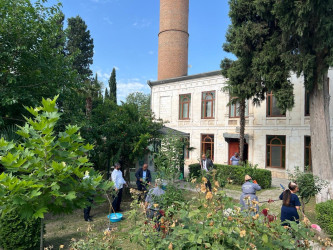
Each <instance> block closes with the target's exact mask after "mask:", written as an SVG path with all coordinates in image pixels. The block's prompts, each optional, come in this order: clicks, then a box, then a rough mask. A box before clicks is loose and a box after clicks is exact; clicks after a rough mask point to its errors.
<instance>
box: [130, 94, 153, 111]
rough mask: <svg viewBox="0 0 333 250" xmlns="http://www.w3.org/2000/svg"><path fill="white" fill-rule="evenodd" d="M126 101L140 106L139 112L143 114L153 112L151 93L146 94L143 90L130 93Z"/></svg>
mask: <svg viewBox="0 0 333 250" xmlns="http://www.w3.org/2000/svg"><path fill="white" fill-rule="evenodd" d="M126 103H128V104H130V103H132V104H135V105H137V106H138V108H139V112H140V113H143V114H149V113H151V109H150V94H144V93H142V92H134V93H130V94H129V95H128V96H127V97H126Z"/></svg>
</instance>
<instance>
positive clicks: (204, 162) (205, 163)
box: [200, 154, 214, 191]
mask: <svg viewBox="0 0 333 250" xmlns="http://www.w3.org/2000/svg"><path fill="white" fill-rule="evenodd" d="M200 166H201V170H202V172H203V173H204V174H205V175H206V177H207V183H206V188H208V189H209V191H212V185H211V183H210V181H209V176H208V175H209V171H210V170H212V169H213V167H214V164H213V161H212V160H211V159H209V158H206V155H205V154H203V155H202V157H201V161H200Z"/></svg>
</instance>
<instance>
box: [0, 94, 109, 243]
mask: <svg viewBox="0 0 333 250" xmlns="http://www.w3.org/2000/svg"><path fill="white" fill-rule="evenodd" d="M56 99H57V98H54V99H53V100H50V99H48V100H45V99H43V101H42V106H40V107H36V108H26V109H27V111H29V112H30V113H31V115H32V116H33V117H34V118H33V119H32V118H26V124H25V125H24V126H22V127H19V130H18V131H17V133H18V134H19V135H20V136H21V137H22V138H23V139H22V141H23V142H22V143H14V142H9V141H6V140H5V139H4V138H1V139H0V152H1V157H0V163H1V164H2V165H3V166H4V168H5V172H4V173H2V174H1V175H0V211H1V216H6V213H8V212H10V211H14V210H15V211H18V213H19V214H20V215H21V216H22V217H25V218H32V217H33V218H41V219H43V218H44V214H45V213H48V212H51V213H54V214H59V213H69V212H72V211H73V210H74V209H76V208H82V207H85V206H86V205H87V197H91V196H93V195H97V196H95V198H94V199H95V201H97V202H98V197H99V196H98V194H99V193H100V192H105V191H106V190H108V189H109V188H110V187H111V183H108V182H104V181H102V176H101V175H99V174H98V173H95V172H94V171H92V169H91V168H90V166H91V165H92V164H91V163H89V160H88V157H87V153H88V152H89V150H91V149H93V146H92V145H90V144H84V143H83V142H84V140H83V139H82V137H81V136H80V134H79V133H78V131H79V128H78V127H77V126H71V125H68V126H67V127H66V130H65V131H64V132H61V133H59V134H56V133H55V131H54V128H55V125H56V123H57V121H58V120H59V118H60V113H59V112H58V110H57V108H56ZM89 172H90V178H87V179H85V180H84V179H83V177H84V175H87V173H89ZM42 240H43V220H41V249H43V248H42V245H43V242H42Z"/></svg>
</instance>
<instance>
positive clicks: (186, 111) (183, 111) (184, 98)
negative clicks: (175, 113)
mask: <svg viewBox="0 0 333 250" xmlns="http://www.w3.org/2000/svg"><path fill="white" fill-rule="evenodd" d="M190 105H191V94H186V95H180V96H179V119H180V120H188V119H190Z"/></svg>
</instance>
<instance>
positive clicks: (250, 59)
mask: <svg viewBox="0 0 333 250" xmlns="http://www.w3.org/2000/svg"><path fill="white" fill-rule="evenodd" d="M229 5H230V12H229V16H230V18H231V25H230V26H229V28H228V32H227V35H226V40H227V42H226V43H225V44H224V45H223V49H224V50H225V51H226V52H231V53H233V54H234V55H235V56H236V57H237V60H236V61H232V60H230V59H227V58H226V59H224V60H223V61H222V62H221V69H222V74H223V75H224V76H225V77H227V78H228V81H227V86H226V87H225V88H224V90H225V91H227V92H228V93H229V95H230V98H231V99H230V104H236V103H239V106H240V107H239V113H240V158H241V160H243V148H244V131H245V108H246V100H249V99H252V100H253V103H254V104H256V105H259V104H260V102H261V101H262V100H264V98H265V93H266V92H270V91H273V92H274V96H275V97H276V98H277V99H278V105H279V108H280V109H281V110H282V112H285V110H286V109H290V108H292V106H293V104H294V102H293V93H292V86H291V84H290V82H288V80H287V79H286V78H283V77H279V76H274V75H269V76H267V77H262V74H263V72H259V71H258V70H257V69H256V68H255V67H254V66H253V65H254V64H255V61H256V58H257V55H258V54H260V53H261V51H262V50H263V47H264V46H265V44H267V43H269V42H270V41H269V39H270V34H271V33H273V34H279V33H281V32H280V29H279V28H278V27H276V26H275V25H274V23H272V22H267V20H265V19H264V18H262V17H261V16H259V15H257V12H258V11H257V6H256V4H255V1H250V0H241V1H235V0H230V1H229ZM272 65H274V67H275V68H279V69H284V66H285V65H284V63H281V62H278V60H275V61H273V62H272ZM273 73H274V72H273ZM283 73H284V74H286V75H288V72H286V71H284V72H283ZM280 88H282V89H283V90H284V91H280V90H281V89H280ZM286 93H287V94H288V97H290V99H289V100H286V99H285V98H282V94H286Z"/></svg>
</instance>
